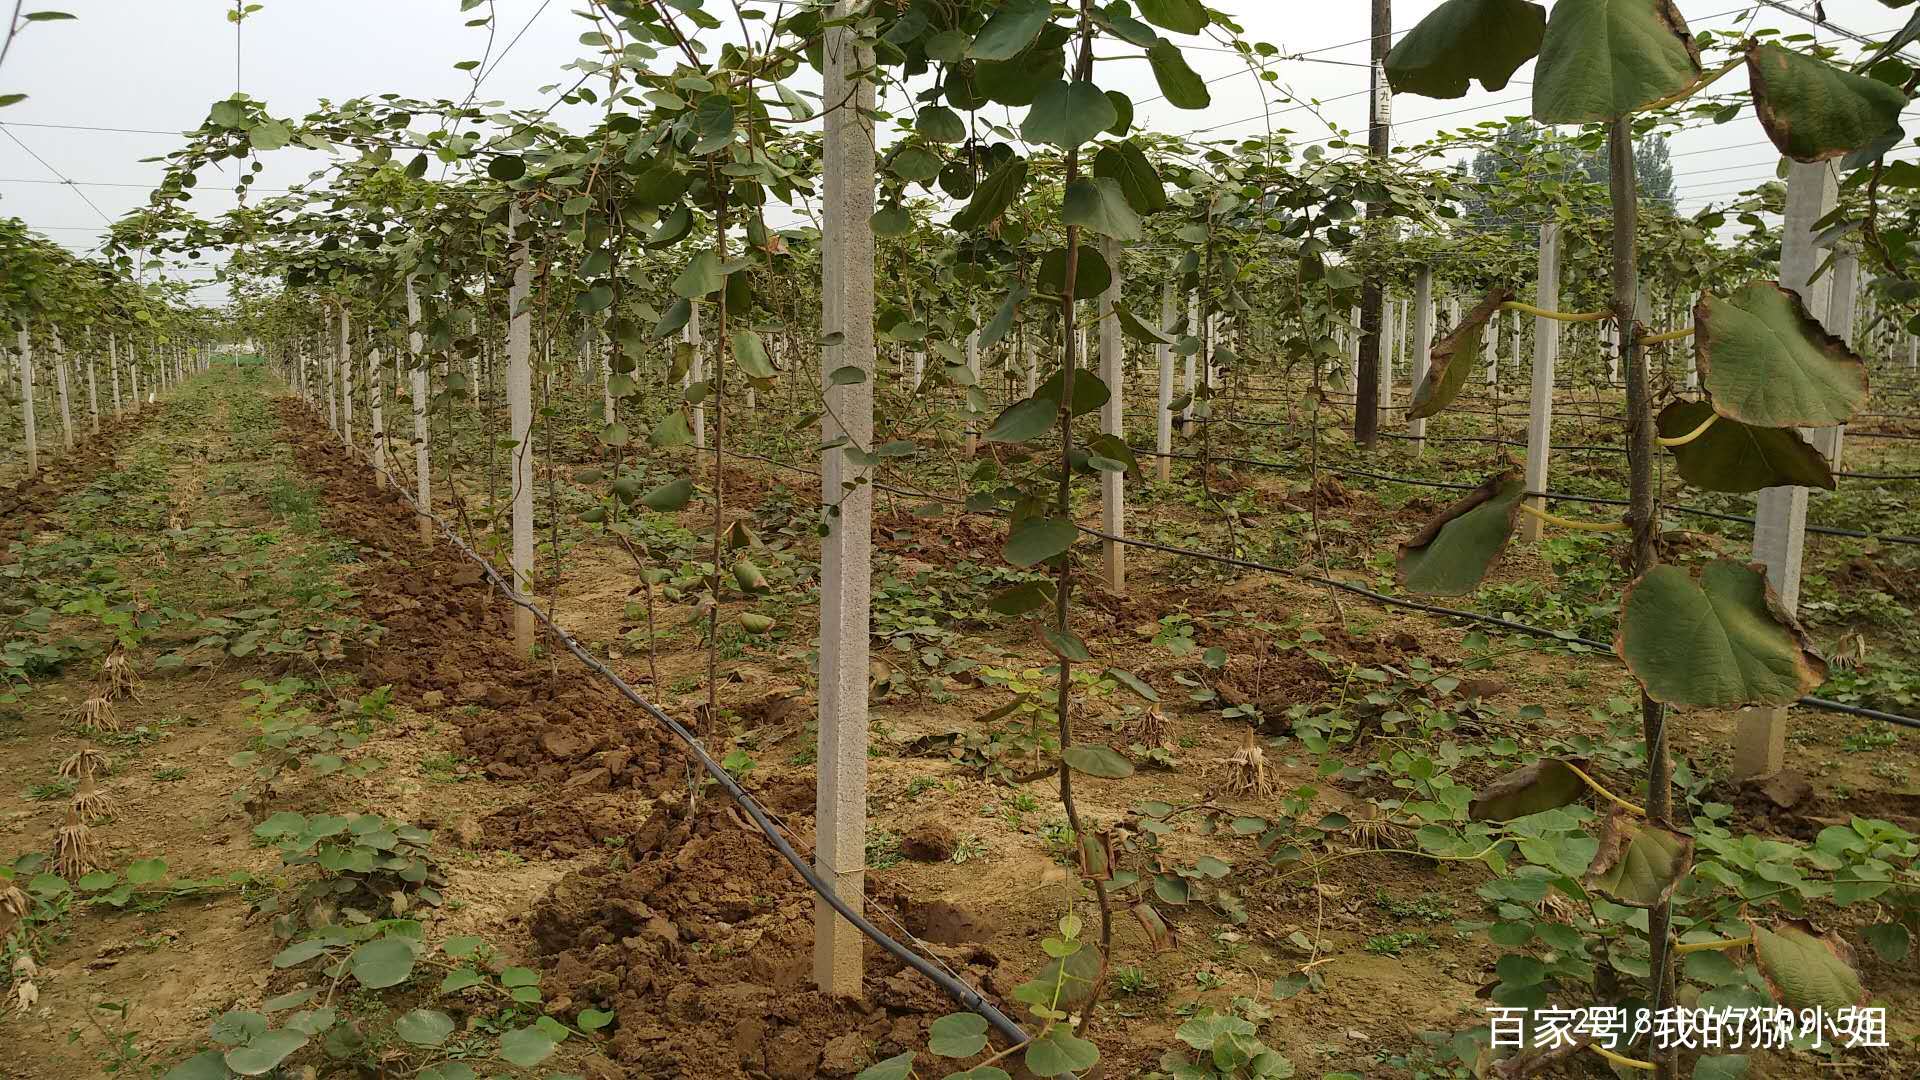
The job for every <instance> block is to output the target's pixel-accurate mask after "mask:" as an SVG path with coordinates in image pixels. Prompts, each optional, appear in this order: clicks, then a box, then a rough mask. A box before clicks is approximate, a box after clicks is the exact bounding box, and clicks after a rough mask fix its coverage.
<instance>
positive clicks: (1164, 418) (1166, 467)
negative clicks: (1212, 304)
mask: <svg viewBox="0 0 1920 1080" xmlns="http://www.w3.org/2000/svg"><path fill="white" fill-rule="evenodd" d="M1179 317H1180V308H1179V298H1178V297H1177V296H1176V295H1175V294H1174V290H1173V282H1172V281H1171V280H1169V281H1168V282H1167V283H1166V284H1165V285H1162V286H1161V287H1160V332H1161V335H1162V336H1165V334H1166V331H1167V329H1168V328H1169V327H1171V326H1172V325H1173V322H1174V320H1175V319H1178V318H1179ZM1153 352H1154V357H1155V359H1157V360H1158V361H1159V363H1160V386H1159V391H1160V392H1159V396H1158V397H1157V398H1156V399H1155V400H1156V401H1157V402H1158V407H1157V408H1156V409H1155V410H1154V417H1153V449H1154V452H1155V453H1157V454H1159V455H1160V456H1159V457H1157V458H1154V459H1153V468H1154V475H1155V476H1157V477H1159V479H1160V482H1161V483H1163V484H1164V483H1166V482H1167V481H1168V480H1169V479H1170V478H1171V476H1172V472H1173V459H1172V458H1170V457H1168V456H1167V455H1169V454H1171V453H1173V346H1172V345H1171V344H1168V343H1166V342H1161V343H1159V344H1157V345H1155V346H1154V347H1153Z"/></svg>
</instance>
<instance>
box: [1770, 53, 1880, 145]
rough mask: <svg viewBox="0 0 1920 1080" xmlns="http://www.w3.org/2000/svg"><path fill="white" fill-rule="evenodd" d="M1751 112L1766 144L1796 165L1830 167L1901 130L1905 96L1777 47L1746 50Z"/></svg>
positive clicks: (1872, 80) (1872, 81) (1876, 82)
mask: <svg viewBox="0 0 1920 1080" xmlns="http://www.w3.org/2000/svg"><path fill="white" fill-rule="evenodd" d="M1747 79H1748V81H1749V83H1750V84H1751V85H1752V86H1753V111H1754V114H1755V115H1757V116H1758V117H1759V118H1760V126H1761V127H1763V128H1765V129H1766V130H1767V138H1769V139H1772V140H1773V145H1774V146H1776V147H1778V148H1779V149H1780V152H1781V153H1782V154H1785V155H1786V156H1788V157H1790V158H1792V159H1793V160H1795V161H1826V160H1828V159H1829V158H1837V157H1844V156H1846V154H1847V153H1848V152H1849V151H1851V150H1854V149H1856V148H1858V147H1862V146H1868V145H1871V144H1872V143H1874V142H1875V141H1877V140H1879V139H1880V138H1881V137H1883V136H1884V135H1886V134H1887V132H1889V131H1892V130H1894V129H1896V128H1898V127H1899V126H1900V110H1901V109H1904V108H1906V106H1907V96H1906V95H1905V94H1903V93H1901V92H1900V91H1899V90H1897V89H1895V88H1894V87H1891V86H1888V85H1887V84H1886V83H1883V82H1881V81H1880V80H1878V79H1869V78H1865V77H1863V76H1860V75H1854V74H1851V73H1849V72H1845V71H1841V70H1840V69H1839V68H1837V67H1834V66H1833V65H1831V64H1828V63H1825V62H1824V61H1820V60H1815V59H1814V58H1813V57H1811V56H1806V55H1803V54H1801V53H1798V52H1795V51H1793V50H1792V49H1783V48H1781V47H1780V46H1778V45H1770V44H1760V43H1758V42H1755V43H1754V44H1751V45H1749V46H1747Z"/></svg>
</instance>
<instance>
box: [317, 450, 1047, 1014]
mask: <svg viewBox="0 0 1920 1080" xmlns="http://www.w3.org/2000/svg"><path fill="white" fill-rule="evenodd" d="M349 455H350V456H357V452H356V451H352V450H349ZM368 464H370V465H371V466H372V467H373V469H374V471H376V472H378V473H380V474H381V475H383V476H385V477H386V478H387V480H388V481H389V483H388V486H389V487H390V488H391V489H392V490H393V491H395V492H397V493H398V494H399V495H400V497H401V498H402V499H404V500H406V502H407V504H408V505H409V506H411V507H412V508H413V512H414V513H415V514H417V515H419V516H420V517H423V518H425V519H426V520H428V521H431V522H433V524H434V526H435V527H436V528H438V529H439V530H440V534H441V535H442V536H443V537H445V538H446V540H447V542H448V543H450V544H452V545H453V547H454V549H455V550H457V551H459V552H460V553H461V554H463V555H465V556H466V557H467V558H468V559H471V560H472V561H473V562H474V563H475V564H476V565H478V566H479V567H480V572H481V574H483V575H484V576H485V577H486V579H487V582H488V583H489V584H490V585H492V586H493V587H494V588H495V589H496V590H498V591H499V593H500V594H501V595H502V596H504V597H506V598H507V600H508V601H510V602H512V603H513V604H514V605H515V606H518V607H523V608H526V609H527V610H528V611H530V612H532V613H533V617H534V618H536V619H538V620H540V623H541V625H543V626H545V627H546V628H547V631H548V632H549V633H551V634H552V635H553V636H554V639H555V640H557V641H559V642H560V644H562V645H564V646H566V648H567V651H568V652H570V653H572V654H573V655H574V658H575V659H577V660H579V661H580V662H581V663H582V664H585V665H586V667H587V669H588V670H589V671H592V672H593V673H594V674H596V675H598V676H600V677H601V678H603V679H605V680H607V682H608V683H609V684H610V685H611V686H612V687H613V688H614V689H615V690H617V691H619V692H620V695H621V696H622V697H624V698H626V699H627V700H628V701H630V702H632V703H633V704H635V705H638V706H640V708H642V709H644V710H646V712H647V714H648V715H649V716H651V717H653V719H654V720H655V721H656V722H658V723H659V724H660V725H661V726H663V727H665V728H666V729H667V730H668V731H670V732H672V733H673V736H674V738H676V739H678V740H679V741H680V742H681V744H683V745H684V746H685V747H686V748H687V749H688V750H689V751H690V752H691V753H692V754H693V756H694V758H695V759H696V760H698V761H699V762H700V767H701V768H702V769H704V770H705V771H706V773H707V775H708V776H710V777H712V778H713V781H714V783H716V784H718V785H720V790H721V791H723V792H725V793H726V796H727V798H729V799H731V800H733V803H734V805H736V806H738V807H739V808H740V809H742V810H744V811H746V812H747V816H748V817H750V818H752V819H753V824H754V827H755V828H757V829H759V830H760V834H761V835H762V836H764V837H766V840H767V842H768V843H770V844H772V845H773V846H774V849H775V850H777V851H778V852H779V853H780V856H781V858H784V859H785V860H787V863H788V865H790V866H792V867H793V869H794V871H795V872H796V873H798V874H799V875H800V877H801V878H802V879H803V880H805V881H806V883H807V885H808V886H809V887H811V888H812V889H813V891H814V893H815V894H817V895H818V896H819V897H820V898H821V899H822V900H825V901H826V902H827V903H828V904H829V905H830V906H831V907H832V908H833V910H835V911H837V912H839V913H840V917H841V918H843V919H845V920H847V922H849V923H851V924H852V925H853V927H854V928H855V929H857V930H859V931H860V932H861V933H862V934H864V935H866V937H867V938H868V940H870V941H872V942H873V943H874V944H876V945H878V946H880V947H881V948H882V949H885V950H886V951H887V952H888V953H890V954H892V955H893V956H894V957H896V958H898V959H899V960H901V961H903V962H905V963H906V964H907V966H909V967H911V968H913V969H914V970H915V971H917V972H919V973H920V974H922V975H925V976H926V977H927V978H929V979H931V980H933V984H934V985H935V986H938V987H939V988H940V989H941V990H942V991H943V992H944V993H945V994H946V995H947V996H948V997H950V998H952V999H953V1000H954V1001H956V1002H958V1003H959V1004H960V1005H962V1006H964V1007H965V1008H967V1009H968V1010H970V1011H972V1012H974V1013H977V1014H979V1016H980V1017H981V1018H982V1019H984V1020H986V1021H987V1023H989V1024H992V1025H993V1028H994V1030H995V1031H998V1032H999V1033H1000V1034H1001V1035H1002V1036H1004V1037H1005V1038H1007V1039H1009V1040H1011V1041H1012V1042H1014V1043H1015V1044H1019V1043H1024V1042H1027V1041H1028V1039H1029V1037H1028V1035H1027V1033H1026V1030H1025V1029H1024V1028H1022V1027H1021V1026H1020V1025H1019V1024H1017V1023H1015V1022H1014V1021H1013V1020H1012V1019H1011V1018H1010V1017H1008V1016H1007V1015H1006V1014H1005V1013H1003V1012H1001V1011H1000V1010H999V1009H997V1008H995V1007H994V1006H993V1003H992V1002H990V1001H988V1000H987V999H986V997H985V996H984V995H982V994H981V993H980V991H978V990H975V989H974V988H973V987H971V986H968V985H967V984H966V983H963V982H961V981H960V980H959V979H956V978H954V977H953V976H951V975H949V974H947V973H946V972H944V971H941V970H940V969H939V968H938V967H936V966H935V965H934V964H933V963H932V961H929V960H928V959H927V958H926V957H923V956H921V955H920V954H919V953H916V952H914V951H913V950H912V949H909V948H907V947H906V946H905V945H903V944H901V943H900V942H898V941H895V940H894V939H893V938H892V937H891V936H889V935H888V934H887V932H886V931H884V930H882V929H880V928H879V927H877V926H875V925H873V924H872V923H871V922H868V921H867V919H866V917H865V916H864V915H861V914H860V913H859V912H857V911H855V910H853V908H852V907H851V906H849V905H848V904H847V902H846V901H845V900H842V899H841V898H840V896H839V894H838V893H836V892H835V891H834V890H833V889H832V888H831V887H830V886H829V885H828V884H827V882H826V881H825V880H823V879H822V878H821V877H820V875H819V874H818V873H816V872H815V871H814V869H813V867H811V866H809V865H807V862H806V860H805V859H802V858H801V857H800V853H799V852H797V851H795V850H794V849H793V845H792V844H789V843H787V841H786V839H785V838H784V837H782V836H781V835H780V831H779V830H778V829H777V828H775V827H774V824H773V822H772V821H771V820H769V819H768V817H767V814H766V811H764V810H762V809H761V808H760V804H759V803H758V802H756V801H755V800H754V798H753V796H752V795H749V794H748V793H747V791H746V789H744V788H742V787H741V786H740V784H739V782H738V781H736V780H735V779H734V778H733V775H732V774H731V773H729V772H727V770H726V769H724V768H722V767H721V765H720V763H719V762H717V761H715V760H713V757H712V756H711V755H709V754H708V753H707V751H706V748H705V747H702V746H701V745H700V740H699V738H698V737H696V736H695V735H694V734H693V732H691V731H689V730H687V729H686V727H685V726H683V725H682V724H681V723H680V722H679V721H677V720H675V719H674V718H673V717H671V716H668V715H667V714H666V713H665V712H663V711H661V709H660V708H659V706H657V705H655V704H654V703H653V702H651V701H648V700H647V699H646V698H644V697H642V696H641V695H640V692H639V691H637V690H635V689H634V688H633V687H631V686H629V685H627V681H626V680H625V679H622V678H621V677H620V676H619V675H617V674H615V673H614V672H613V671H612V670H610V669H609V668H608V667H607V666H606V665H605V664H602V663H601V662H600V661H598V660H595V659H594V658H593V656H592V654H590V653H588V652H587V651H586V650H585V649H583V648H582V647H581V646H580V643H579V642H578V641H577V640H575V639H574V637H573V635H572V634H569V633H567V632H566V631H565V630H562V629H561V628H560V627H559V626H557V625H555V623H554V621H553V620H552V619H550V618H548V617H547V613H546V612H544V611H541V610H540V607H539V605H538V604H536V603H534V602H532V601H530V600H528V599H527V598H526V597H524V596H522V595H521V594H520V592H519V590H517V589H515V588H514V587H513V586H512V585H509V584H508V583H507V582H506V580H505V579H504V578H502V577H501V576H500V572H499V571H497V570H495V569H494V568H493V564H492V563H490V562H488V561H487V560H486V558H485V557H483V556H482V555H481V554H480V553H479V552H477V551H474V550H473V549H472V548H471V547H468V546H467V543H466V541H464V540H462V539H460V536H459V534H457V533H455V532H454V531H453V528H452V526H450V525H448V524H447V523H446V522H445V521H443V520H441V519H440V518H439V517H438V516H437V515H435V514H433V513H432V512H430V511H427V510H423V509H421V507H420V504H419V503H418V502H417V501H415V499H414V497H413V495H412V494H411V493H410V492H408V491H407V489H406V486H405V485H404V484H402V483H400V482H399V480H397V479H395V478H394V475H393V474H392V473H390V472H388V471H387V470H386V469H385V468H383V467H382V466H381V464H380V463H379V462H377V461H369V462H368Z"/></svg>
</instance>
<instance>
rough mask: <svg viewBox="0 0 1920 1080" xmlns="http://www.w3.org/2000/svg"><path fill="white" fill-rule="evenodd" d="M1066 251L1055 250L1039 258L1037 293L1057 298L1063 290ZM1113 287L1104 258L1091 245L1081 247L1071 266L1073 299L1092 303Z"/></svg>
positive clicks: (1111, 276)
mask: <svg viewBox="0 0 1920 1080" xmlns="http://www.w3.org/2000/svg"><path fill="white" fill-rule="evenodd" d="M1066 281H1067V249H1066V248H1063V247H1060V248H1054V249H1053V250H1052V251H1049V252H1047V253H1046V254H1045V255H1042V256H1041V257H1040V274H1039V283H1040V291H1041V292H1043V293H1050V294H1052V295H1054V296H1059V295H1060V294H1061V293H1062V291H1064V290H1065V288H1066ZM1112 284H1113V270H1112V268H1110V267H1108V266H1107V260H1106V257H1105V256H1103V255H1101V254H1100V252H1099V251H1098V250H1097V249H1095V248H1094V247H1093V246H1092V245H1090V244H1081V245H1080V246H1079V248H1078V249H1077V257H1076V259H1075V261H1074V264H1073V298H1074V299H1075V300H1091V299H1093V298H1094V297H1096V296H1099V295H1100V294H1101V293H1103V292H1106V291H1107V287H1108V286H1109V285H1112Z"/></svg>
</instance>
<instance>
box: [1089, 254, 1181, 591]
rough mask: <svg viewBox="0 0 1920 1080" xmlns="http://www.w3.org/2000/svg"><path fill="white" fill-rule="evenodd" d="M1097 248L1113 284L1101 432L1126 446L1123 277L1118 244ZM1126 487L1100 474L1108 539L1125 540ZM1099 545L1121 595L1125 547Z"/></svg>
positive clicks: (1106, 309)
mask: <svg viewBox="0 0 1920 1080" xmlns="http://www.w3.org/2000/svg"><path fill="white" fill-rule="evenodd" d="M1100 246H1101V248H1102V249H1103V250H1102V252H1101V254H1103V255H1105V256H1106V260H1107V266H1108V267H1109V268H1110V269H1111V270H1112V271H1113V282H1112V284H1110V285H1108V286H1107V291H1106V294H1105V295H1104V296H1102V297H1101V298H1100V381H1102V382H1104V383H1106V384H1107V390H1108V397H1107V403H1106V404H1105V405H1102V406H1101V407H1100V431H1101V432H1102V433H1103V434H1107V435H1112V436H1115V437H1116V438H1118V439H1120V440H1121V441H1122V442H1125V441H1126V438H1127V421H1126V411H1125V404H1124V401H1123V399H1124V398H1125V396H1126V395H1125V393H1124V391H1125V389H1126V381H1127V377H1126V368H1125V366H1124V363H1123V360H1124V357H1125V349H1126V344H1125V342H1124V340H1123V339H1122V338H1121V336H1120V316H1119V314H1118V313H1117V312H1116V311H1115V310H1114V305H1116V304H1119V303H1121V302H1122V299H1121V297H1122V292H1123V290H1124V288H1125V285H1126V275H1125V274H1124V273H1123V271H1122V270H1121V265H1120V263H1121V258H1120V242H1119V241H1117V240H1114V239H1112V238H1111V237H1103V238H1102V240H1101V244H1100ZM1160 460H1162V461H1165V460H1166V459H1165V458H1161V459H1160ZM1126 484H1127V474H1126V473H1123V472H1103V473H1101V474H1100V528H1101V531H1102V532H1105V533H1107V534H1108V535H1110V536H1125V535H1126V532H1127V486H1126ZM1101 544H1102V549H1101V556H1102V558H1101V566H1102V568H1103V569H1104V570H1105V571H1106V578H1107V588H1108V589H1109V590H1111V591H1112V592H1114V593H1115V594H1120V593H1124V592H1126V591H1127V552H1126V547H1125V545H1123V544H1121V543H1120V542H1119V541H1116V540H1103V541H1102V542H1101Z"/></svg>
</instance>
